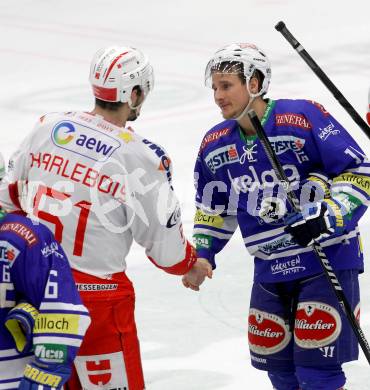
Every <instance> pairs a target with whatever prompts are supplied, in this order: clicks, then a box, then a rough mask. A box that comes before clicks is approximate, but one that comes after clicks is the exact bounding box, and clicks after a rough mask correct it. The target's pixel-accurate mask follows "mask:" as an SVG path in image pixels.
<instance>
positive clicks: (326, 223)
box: [285, 199, 345, 247]
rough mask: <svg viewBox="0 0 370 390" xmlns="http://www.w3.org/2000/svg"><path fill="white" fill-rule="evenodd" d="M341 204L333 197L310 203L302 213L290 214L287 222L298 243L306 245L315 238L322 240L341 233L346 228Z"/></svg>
mask: <svg viewBox="0 0 370 390" xmlns="http://www.w3.org/2000/svg"><path fill="white" fill-rule="evenodd" d="M340 206H341V205H340V204H339V203H337V202H336V201H334V200H332V199H327V200H325V201H323V202H317V203H308V204H306V205H304V206H303V207H302V211H301V212H300V213H296V214H293V215H291V216H289V217H288V218H287V219H286V220H285V223H286V225H288V226H287V227H286V228H285V231H286V232H287V233H290V234H291V235H292V236H293V238H294V240H295V241H296V242H297V244H298V245H300V246H303V247H306V246H309V245H312V244H313V242H314V240H318V241H319V240H321V239H323V238H325V237H328V236H329V235H331V234H341V233H343V230H344V215H345V211H344V212H343V213H342V211H341V207H340Z"/></svg>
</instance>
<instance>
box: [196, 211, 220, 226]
mask: <svg viewBox="0 0 370 390" xmlns="http://www.w3.org/2000/svg"><path fill="white" fill-rule="evenodd" d="M194 224H200V225H206V226H213V227H216V228H221V227H222V226H223V224H224V219H223V218H222V217H221V216H219V215H212V214H206V213H204V212H203V211H202V210H199V209H198V210H197V212H196V213H195V217H194Z"/></svg>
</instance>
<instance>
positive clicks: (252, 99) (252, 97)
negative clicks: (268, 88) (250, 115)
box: [234, 96, 255, 122]
mask: <svg viewBox="0 0 370 390" xmlns="http://www.w3.org/2000/svg"><path fill="white" fill-rule="evenodd" d="M254 99H255V97H254V96H251V97H250V98H249V102H248V104H247V105H246V106H245V108H244V110H243V111H242V112H241V113H240V114H239V115H238V116H237V117H236V118H234V119H235V120H236V121H238V122H239V121H240V120H241V119H242V118H244V117H245V115H246V114H247V112H248V111H249V108H250V107H251V105H252V103H253V101H254Z"/></svg>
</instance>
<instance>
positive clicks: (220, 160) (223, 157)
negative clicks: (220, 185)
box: [204, 144, 239, 173]
mask: <svg viewBox="0 0 370 390" xmlns="http://www.w3.org/2000/svg"><path fill="white" fill-rule="evenodd" d="M204 161H205V163H206V164H207V166H208V168H209V169H210V171H211V172H212V173H216V170H217V169H218V168H221V167H223V166H224V165H227V164H232V163H234V162H237V161H239V155H238V151H237V150H236V145H235V144H232V145H227V146H224V147H222V148H218V149H215V150H214V151H212V152H211V153H209V154H208V155H207V157H206V158H205V159H204Z"/></svg>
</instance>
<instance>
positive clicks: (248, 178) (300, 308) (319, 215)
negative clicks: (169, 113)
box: [183, 44, 370, 390]
mask: <svg viewBox="0 0 370 390" xmlns="http://www.w3.org/2000/svg"><path fill="white" fill-rule="evenodd" d="M205 78H206V84H207V85H209V86H211V87H212V89H213V91H214V99H215V102H216V104H217V105H218V106H219V108H220V109H221V113H222V116H223V117H224V119H225V120H224V121H223V122H221V123H219V124H218V125H216V126H215V127H213V128H212V129H211V130H210V131H208V132H207V134H206V135H205V137H204V139H203V141H202V143H201V146H200V150H199V155H198V158H197V161H196V166H195V183H196V191H197V193H196V206H197V211H196V215H195V222H194V240H195V243H196V246H197V255H198V257H200V258H203V259H207V260H208V261H209V262H210V263H211V264H212V266H213V268H215V267H216V263H215V255H216V254H217V253H218V252H220V251H221V250H222V248H223V247H224V246H225V245H226V243H227V242H228V240H229V239H230V238H231V236H232V235H233V233H234V231H235V230H236V228H237V226H239V228H240V230H241V233H242V236H243V240H244V243H245V246H246V248H247V249H248V251H249V253H250V254H251V255H252V256H253V257H254V264H255V268H254V284H253V288H252V292H251V302H250V311H249V324H248V340H249V346H250V354H251V361H252V365H253V366H254V367H256V368H257V369H260V370H265V371H267V372H268V376H269V378H270V380H271V382H272V385H273V387H274V388H275V389H277V390H298V389H301V390H324V389H325V390H337V389H343V386H344V384H345V381H346V379H345V375H344V372H343V370H342V363H344V362H348V361H352V360H356V359H357V358H358V345H357V340H356V338H355V336H354V334H353V332H352V329H351V328H350V326H349V324H348V321H347V319H346V317H345V316H344V315H343V313H342V310H341V308H340V306H339V304H338V300H337V298H336V296H335V295H334V293H333V292H332V290H331V287H330V286H329V283H328V281H327V279H326V277H325V276H324V274H323V273H322V269H321V266H320V263H319V262H318V260H317V259H316V257H315V255H314V253H313V250H312V247H310V244H311V243H312V242H313V239H317V240H319V241H320V242H321V244H322V246H323V248H324V251H325V253H326V255H327V256H328V258H329V260H330V263H331V265H332V267H333V268H334V270H335V272H336V275H337V277H338V279H339V281H340V283H341V285H342V287H343V290H344V293H345V295H346V297H347V299H348V301H349V303H350V304H351V306H352V308H353V310H354V311H355V314H356V316H358V315H359V301H360V297H359V283H358V274H359V273H361V272H362V271H363V254H362V246H361V238H360V233H359V230H358V227H357V222H358V220H359V218H360V217H361V216H362V215H363V214H364V212H365V210H366V207H367V204H368V202H369V197H370V164H369V162H368V160H367V159H366V157H365V155H364V153H363V152H362V150H361V148H360V147H359V146H358V145H357V144H356V142H355V141H354V140H353V139H352V138H351V136H350V135H349V134H348V133H347V131H346V130H345V129H344V128H343V127H342V126H341V125H340V124H339V123H338V122H337V121H336V120H335V118H333V117H332V116H331V115H330V114H329V113H328V112H327V111H326V110H325V109H324V108H323V107H322V106H321V105H320V104H318V103H315V102H312V101H307V100H286V99H281V100H272V99H267V98H265V94H266V93H267V90H268V87H269V82H270V78H271V67H270V63H269V60H268V58H267V57H266V55H265V54H264V53H263V52H262V51H261V50H260V49H258V48H257V47H256V46H255V45H252V44H231V45H229V46H226V47H224V48H222V49H220V50H218V51H217V52H216V53H215V55H214V57H213V58H212V59H211V60H210V61H209V63H208V65H207V68H206V73H205ZM252 108H253V109H254V110H255V112H256V113H257V115H258V117H259V118H260V120H261V122H262V124H263V126H264V129H265V132H266V133H267V136H268V138H269V141H270V143H271V145H272V147H273V149H274V150H275V152H276V154H277V156H278V158H279V159H280V161H281V163H282V165H283V167H284V170H285V173H286V175H287V176H288V178H289V180H290V184H291V185H292V186H293V189H294V190H295V191H296V192H297V195H298V196H299V197H300V202H301V206H302V210H303V211H302V212H301V213H299V214H294V213H292V210H291V208H290V206H289V205H288V204H287V199H286V194H285V191H284V188H283V186H282V185H281V184H279V181H278V179H277V177H276V175H275V173H274V170H273V169H272V167H271V165H270V163H269V160H268V158H267V156H266V154H265V152H264V149H263V148H262V146H261V144H260V141H259V140H258V139H257V136H256V134H255V131H254V129H253V126H252V124H251V123H250V121H249V118H248V116H247V112H248V111H249V110H250V109H252ZM203 280H204V277H202V276H200V277H199V280H197V282H196V283H195V282H194V280H193V281H190V280H188V279H187V277H186V276H185V277H184V278H183V283H184V285H185V286H186V287H190V288H195V287H197V286H199V284H201V283H202V281H203Z"/></svg>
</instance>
